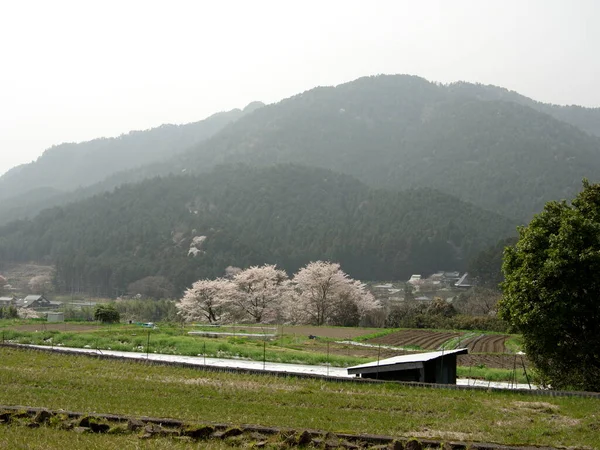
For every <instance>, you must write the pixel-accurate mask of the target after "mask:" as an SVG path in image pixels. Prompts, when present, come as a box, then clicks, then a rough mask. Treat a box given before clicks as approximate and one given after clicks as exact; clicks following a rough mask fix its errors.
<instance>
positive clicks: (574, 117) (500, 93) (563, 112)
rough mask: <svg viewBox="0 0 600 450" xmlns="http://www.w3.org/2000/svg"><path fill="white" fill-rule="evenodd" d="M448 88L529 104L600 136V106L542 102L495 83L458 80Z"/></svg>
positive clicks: (524, 104)
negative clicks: (485, 83) (494, 84)
mask: <svg viewBox="0 0 600 450" xmlns="http://www.w3.org/2000/svg"><path fill="white" fill-rule="evenodd" d="M448 89H449V90H450V91H452V92H455V93H458V94H460V95H466V96H472V97H474V98H476V99H478V100H496V101H508V102H514V103H518V104H520V105H523V106H528V107H530V108H532V109H535V110H536V111H539V112H542V113H544V114H548V115H549V116H552V117H554V118H555V119H558V120H560V121H562V122H566V123H568V124H570V125H573V126H575V127H577V128H579V129H580V130H583V131H585V132H586V133H589V134H591V135H594V136H599V137H600V108H586V107H584V106H577V105H554V104H551V103H542V102H538V101H536V100H533V99H531V98H529V97H525V96H524V95H521V94H519V93H518V92H515V91H509V90H508V89H505V88H501V87H498V86H493V85H484V84H474V83H466V82H457V83H450V84H449V85H448Z"/></svg>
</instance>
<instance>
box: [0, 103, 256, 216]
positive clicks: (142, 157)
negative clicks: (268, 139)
mask: <svg viewBox="0 0 600 450" xmlns="http://www.w3.org/2000/svg"><path fill="white" fill-rule="evenodd" d="M261 106H263V104H262V103H260V102H255V103H251V104H250V105H248V106H247V107H246V108H245V109H244V110H243V111H242V110H240V109H234V110H232V111H228V112H222V113H217V114H214V115H212V116H210V117H208V118H207V119H205V120H202V121H199V122H194V123H189V124H185V125H162V126H160V127H157V128H152V129H150V130H144V131H131V132H129V133H127V134H123V135H121V136H119V137H116V138H100V139H94V140H92V141H88V142H82V143H79V144H74V143H69V144H60V145H57V146H54V147H51V148H49V149H48V150H46V151H45V152H44V153H43V154H42V155H41V156H40V157H39V158H38V159H37V160H36V161H34V162H32V163H29V164H23V165H20V166H17V167H15V168H13V169H11V170H9V171H8V172H7V173H5V174H4V175H3V176H1V177H0V217H1V218H2V219H0V220H1V221H2V222H5V221H6V219H7V218H8V219H13V218H17V217H22V216H25V215H30V216H32V215H34V214H35V213H37V212H39V210H40V209H39V208H40V206H43V205H44V204H46V205H47V204H48V203H50V204H53V203H55V202H59V203H60V202H61V201H62V199H63V198H65V199H67V200H68V199H70V198H72V196H71V195H70V194H71V192H72V191H74V190H75V189H77V188H80V187H86V186H90V185H93V184H96V183H99V182H102V181H104V180H105V179H106V178H107V177H110V176H111V175H113V174H115V173H117V172H122V171H126V170H128V169H133V168H139V167H140V166H145V165H148V164H151V163H153V162H157V161H162V160H165V159H167V158H170V157H173V156H174V155H176V154H177V153H179V152H182V151H184V150H186V149H187V148H189V147H191V146H193V145H195V144H198V143H199V142H201V141H203V140H205V139H207V138H209V137H210V136H212V135H214V134H215V133H217V132H218V131H220V130H221V129H223V128H224V127H225V126H227V125H228V124H230V123H231V122H234V121H236V120H238V119H239V118H240V117H242V116H243V115H244V114H247V113H249V112H252V111H254V110H255V109H257V108H259V107H261ZM136 173H137V172H136ZM140 173H141V174H143V173H144V169H141V170H140ZM109 187H114V185H110V186H109ZM65 194H66V195H65Z"/></svg>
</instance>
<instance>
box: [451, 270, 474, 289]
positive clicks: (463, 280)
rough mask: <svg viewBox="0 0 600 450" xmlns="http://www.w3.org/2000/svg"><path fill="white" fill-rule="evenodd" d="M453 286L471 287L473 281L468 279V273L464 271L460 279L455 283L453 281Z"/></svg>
mask: <svg viewBox="0 0 600 450" xmlns="http://www.w3.org/2000/svg"><path fill="white" fill-rule="evenodd" d="M454 286H456V287H458V288H470V287H473V283H472V282H471V280H470V279H469V273H468V272H465V274H464V275H463V276H462V277H460V279H459V280H458V281H457V282H456V283H454Z"/></svg>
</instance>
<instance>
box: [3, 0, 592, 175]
mask: <svg viewBox="0 0 600 450" xmlns="http://www.w3.org/2000/svg"><path fill="white" fill-rule="evenodd" d="M599 24H600V1H597V0H564V1H557V0H486V1H481V0H452V1H449V0H440V1H434V0H431V1H427V0H412V1H401V0H395V1H383V0H381V1H376V0H370V1H350V0H343V1H333V0H331V1H328V0H320V1H311V0H302V1H281V0H278V1H261V0H252V1H245V0H244V1H223V0H221V1H201V0H196V1H176V0H170V1H166V0H165V1H161V2H158V1H149V0H144V1H133V0H131V1H130V0H119V1H110V0H108V1H107V0H104V1H96V2H91V1H63V0H52V1H45V0H43V1H27V0H19V1H13V0H0V61H1V63H0V174H1V173H3V172H5V171H6V170H8V169H9V168H11V167H13V166H15V165H17V164H21V163H24V162H30V161H32V160H35V159H36V158H37V157H38V156H39V155H40V154H41V153H42V152H43V151H44V150H45V149H46V148H48V147H50V146H52V145H54V144H59V143H61V142H79V141H84V140H89V139H93V138H96V137H101V136H116V135H119V134H121V133H124V132H127V131H129V130H132V129H147V128H151V127H153V126H158V125H160V124H162V123H186V122H192V121H197V120H200V119H203V118H204V117H206V116H208V115H210V114H212V113H214V112H217V111H221V110H228V109H232V108H235V107H243V106H245V105H246V104H247V103H249V102H250V101H253V100H261V101H264V102H267V103H269V102H274V101H278V100H280V99H282V98H285V97H288V96H290V95H294V94H296V93H299V92H302V91H304V90H307V89H310V88H312V87H314V86H317V85H334V84H339V83H342V82H345V81H350V80H352V79H355V78H358V77H360V76H364V75H373V74H379V73H388V74H391V73H408V74H414V75H420V76H422V77H425V78H427V79H429V80H434V81H442V82H449V81H456V80H466V81H473V82H481V83H486V84H496V85H500V86H503V87H506V88H509V89H513V90H516V91H518V92H520V93H522V94H524V95H527V96H529V97H533V98H535V99H537V100H540V101H544V102H552V103H559V104H580V105H585V106H594V107H597V106H600V89H599V86H598V80H599V76H600V57H599V56H598V55H599V54H600V26H599Z"/></svg>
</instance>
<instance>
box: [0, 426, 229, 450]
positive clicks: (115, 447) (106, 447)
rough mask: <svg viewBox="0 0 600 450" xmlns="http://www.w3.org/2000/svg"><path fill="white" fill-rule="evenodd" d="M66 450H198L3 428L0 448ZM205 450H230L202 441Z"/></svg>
mask: <svg viewBox="0 0 600 450" xmlns="http://www.w3.org/2000/svg"><path fill="white" fill-rule="evenodd" d="M65 447H66V448H85V449H98V450H121V449H123V450H129V449H131V450H138V449H140V448H144V449H149V450H163V449H164V450H169V449H189V448H193V447H195V448H199V447H198V444H196V445H194V446H191V445H190V443H189V442H182V441H178V440H177V439H172V438H153V439H148V440H144V441H143V442H142V441H140V439H139V437H138V436H136V435H116V434H87V433H86V434H78V433H74V432H73V431H65V430H59V429H56V428H49V427H41V428H36V429H31V428H25V427H22V426H12V425H11V426H4V425H0V448H2V449H27V450H64V449H65ZM202 448H203V449H207V450H221V449H230V448H231V447H230V446H228V445H227V444H226V443H224V442H218V441H203V442H202Z"/></svg>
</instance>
